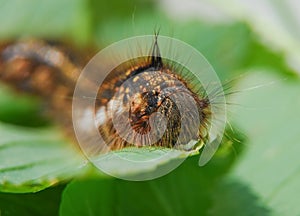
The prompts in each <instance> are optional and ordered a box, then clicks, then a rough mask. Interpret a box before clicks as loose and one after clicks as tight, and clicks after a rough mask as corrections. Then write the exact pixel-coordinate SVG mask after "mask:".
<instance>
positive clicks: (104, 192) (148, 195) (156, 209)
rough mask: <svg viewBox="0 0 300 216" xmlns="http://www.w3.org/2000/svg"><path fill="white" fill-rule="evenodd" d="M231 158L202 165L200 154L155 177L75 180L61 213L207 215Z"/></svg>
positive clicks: (214, 160) (218, 159)
mask: <svg viewBox="0 0 300 216" xmlns="http://www.w3.org/2000/svg"><path fill="white" fill-rule="evenodd" d="M227 156H233V154H232V155H227ZM230 158H233V157H215V158H214V159H213V160H212V161H211V162H210V163H209V164H208V165H207V166H204V167H199V166H198V159H199V158H198V156H193V157H189V158H188V159H187V160H186V161H185V162H184V163H183V164H182V165H181V166H180V167H179V168H177V169H176V170H174V171H173V172H171V173H169V174H168V175H166V176H163V177H162V178H158V179H155V180H151V181H143V182H134V181H124V180H119V179H89V180H76V181H73V182H72V183H70V184H69V185H68V186H67V188H66V189H65V191H64V193H63V196H62V202H61V206H60V215H62V216H64V215H73V216H76V215H91V216H92V215H112V214H113V215H203V214H205V213H206V212H207V211H208V210H209V208H210V205H211V194H212V191H213V189H214V188H215V186H216V184H217V183H218V182H219V181H220V179H221V177H222V176H223V175H224V173H225V172H226V170H227V169H228V167H229V166H230V164H231V163H232V160H230Z"/></svg>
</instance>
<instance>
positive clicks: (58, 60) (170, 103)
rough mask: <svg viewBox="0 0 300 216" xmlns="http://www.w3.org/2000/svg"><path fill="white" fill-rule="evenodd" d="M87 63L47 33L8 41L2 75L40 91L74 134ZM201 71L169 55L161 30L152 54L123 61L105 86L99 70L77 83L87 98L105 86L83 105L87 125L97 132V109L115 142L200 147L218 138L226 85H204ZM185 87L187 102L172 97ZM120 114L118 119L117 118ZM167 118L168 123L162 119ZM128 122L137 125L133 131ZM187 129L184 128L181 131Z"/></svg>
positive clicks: (107, 137) (111, 145)
mask: <svg viewBox="0 0 300 216" xmlns="http://www.w3.org/2000/svg"><path fill="white" fill-rule="evenodd" d="M76 55H78V54H75V55H74V56H76ZM79 56H81V55H80V54H79ZM78 59H81V58H78ZM85 63H86V61H85V60H83V61H78V60H76V58H74V57H70V55H67V54H66V49H64V47H63V46H59V45H53V44H51V43H47V42H45V41H40V40H27V41H20V42H16V43H8V44H3V45H1V54H0V79H1V80H2V81H3V82H5V83H8V84H10V85H12V86H14V87H15V88H16V89H18V90H21V91H24V92H27V93H31V94H34V95H37V96H40V97H41V99H42V100H45V101H46V102H47V104H48V110H50V113H51V116H53V118H54V119H55V120H56V122H58V123H59V124H61V125H63V127H64V128H66V130H67V131H68V132H69V133H70V134H73V132H72V129H71V128H72V127H71V126H72V113H71V110H72V100H71V99H72V96H73V92H74V88H75V86H76V82H77V80H78V78H79V76H80V72H81V70H82V68H83V66H84V65H85ZM107 64H110V63H109V62H107ZM93 76H94V77H95V79H96V78H97V77H99V76H104V74H103V72H102V71H101V70H98V71H96V72H94V73H93ZM195 78H196V77H195V76H193V75H192V74H190V71H188V70H186V69H185V68H184V66H182V65H181V64H178V63H176V62H173V61H171V60H169V59H167V58H164V57H162V56H161V53H160V47H159V44H158V35H155V36H153V44H152V47H151V48H150V49H149V50H148V55H142V56H140V57H137V58H132V59H130V60H128V61H125V62H122V63H120V64H119V65H118V66H117V67H115V68H113V70H112V71H110V73H109V74H108V75H107V76H106V77H105V78H104V81H103V83H102V86H101V87H100V88H99V86H98V85H97V83H95V82H93V81H94V80H93V77H92V78H91V77H89V79H86V80H85V82H84V83H83V84H81V85H79V86H77V87H78V88H80V89H81V91H82V92H84V93H85V94H86V95H87V97H86V98H85V99H89V98H88V95H89V91H91V90H92V91H95V89H97V97H96V98H95V101H96V102H95V107H84V106H83V107H82V108H81V109H80V113H81V120H80V124H81V126H82V130H83V132H84V133H87V134H88V133H89V125H88V124H91V122H89V121H86V116H85V115H86V114H91V115H94V116H95V119H96V126H97V129H98V132H99V134H101V136H102V137H103V139H104V141H105V143H106V147H107V148H108V149H109V150H117V149H122V148H125V147H129V146H136V147H142V146H161V147H167V148H177V149H183V150H186V151H189V150H193V149H196V148H198V147H199V146H202V145H203V144H205V143H206V142H207V140H208V139H209V138H211V137H209V136H210V134H209V130H210V127H211V125H212V118H213V117H212V104H218V101H217V100H216V101H215V99H216V98H218V97H219V95H221V96H222V94H221V89H220V88H214V87H212V88H211V89H213V90H210V91H208V92H207V91H206V90H205V89H204V87H203V85H200V84H199V83H196V84H195V82H193V80H194V79H195ZM128 80H130V83H129V84H127V83H126V82H127V81H128ZM207 85H208V86H209V85H212V86H213V85H214V83H207ZM133 90H134V91H133ZM178 93H182V95H180V94H179V96H177V97H178V98H177V100H180V102H181V105H180V104H176V103H175V102H174V98H172V97H173V96H174V95H178ZM73 99H75V100H77V99H79V100H82V99H84V98H76V97H75V98H73ZM175 99H176V98H175ZM120 100H121V101H122V102H121V103H120V102H119V101H120ZM191 100H192V101H194V105H191V103H190V101H191ZM222 105H223V104H222ZM180 109H181V110H180ZM182 110H183V111H184V114H183V113H181V112H180V111H182ZM222 112H224V110H222ZM153 114H158V115H156V116H154V117H153ZM195 116H196V117H195ZM114 119H117V120H118V124H114ZM183 119H185V124H182V122H183ZM163 120H165V122H166V124H165V125H162V126H157V125H156V124H157V123H161V122H162V121H163ZM153 121H154V122H153ZM126 122H127V123H128V125H126ZM221 123H223V121H221ZM117 125H119V126H117ZM159 125H160V124H159ZM128 128H130V130H131V131H133V132H128ZM182 131H183V134H184V135H183V136H180V132H182ZM72 136H74V135H72ZM178 140H179V142H178ZM191 141H194V142H193V144H192V145H190V144H189V143H190V142H191ZM94 149H98V148H94ZM101 150H102V149H101V148H100V151H101ZM97 151H99V149H98V150H97Z"/></svg>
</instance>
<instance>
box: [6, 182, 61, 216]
mask: <svg viewBox="0 0 300 216" xmlns="http://www.w3.org/2000/svg"><path fill="white" fill-rule="evenodd" d="M63 189H64V186H62V185H60V186H57V187H53V188H50V189H47V190H44V191H41V192H38V193H29V194H11V193H0V214H1V216H16V215H22V216H34V215H37V216H53V215H58V211H59V203H60V200H61V193H62V190H63Z"/></svg>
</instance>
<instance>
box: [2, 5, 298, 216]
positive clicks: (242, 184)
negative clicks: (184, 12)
mask: <svg viewBox="0 0 300 216" xmlns="http://www.w3.org/2000/svg"><path fill="white" fill-rule="evenodd" d="M158 5H159V4H158V2H155V1H146V0H144V1H128V0H125V1H124V0H123V1H121V0H117V1H97V0H89V1H84V0H53V1H50V0H49V1H39V0H25V1H24V0H10V1H9V0H0V39H1V41H5V40H11V39H15V38H19V37H20V36H22V37H37V38H45V39H54V40H59V41H63V42H64V41H65V42H66V41H67V42H68V43H72V44H73V46H75V47H78V48H79V49H82V48H84V47H88V46H94V47H97V48H99V49H101V48H103V47H105V46H107V45H109V44H110V43H113V42H115V41H118V40H120V39H123V38H126V37H130V36H134V35H143V34H152V33H153V32H154V30H155V29H157V28H159V29H160V34H161V35H166V36H171V37H175V38H178V39H181V40H183V41H185V42H187V43H189V44H190V45H192V46H193V47H195V48H196V49H198V50H199V51H200V52H201V53H202V54H203V55H204V56H205V57H206V58H207V59H208V61H209V62H210V63H211V64H212V66H213V67H214V69H215V71H216V72H217V73H218V75H219V77H220V79H221V80H222V81H223V82H226V81H228V80H234V81H233V82H232V83H233V84H232V85H233V86H232V89H233V91H236V92H237V93H236V94H232V95H229V96H228V117H229V121H230V127H228V129H227V130H226V137H225V138H224V141H223V143H222V145H221V147H220V148H219V150H218V152H217V153H216V155H215V156H214V158H213V159H212V160H211V161H210V162H209V163H208V164H207V165H206V166H204V167H199V166H198V157H199V155H195V156H191V157H189V158H188V159H187V160H186V161H185V162H184V163H183V164H182V165H181V166H180V167H179V168H177V169H176V170H175V171H173V172H171V173H170V174H168V175H166V176H164V177H161V178H159V179H155V180H151V181H145V182H129V181H124V180H119V179H114V178H112V177H108V176H105V175H104V174H100V173H98V172H97V171H95V170H94V169H93V167H92V166H91V165H89V164H88V163H87V161H86V160H85V159H84V157H83V156H82V155H80V154H79V153H78V152H77V151H76V150H74V149H73V148H72V144H70V143H68V141H67V140H65V138H64V137H63V136H62V134H61V132H60V131H59V130H58V129H57V128H56V127H55V126H53V125H51V123H49V122H48V120H46V119H44V118H42V117H41V116H40V115H39V112H40V110H39V101H37V100H36V99H35V98H31V97H30V96H24V95H19V94H16V93H14V92H12V91H11V90H9V89H7V88H6V87H5V86H3V85H1V86H0V137H1V138H0V191H1V193H0V215H1V216H4V215H58V214H59V215H300V206H299V205H298V202H299V199H300V195H299V194H300V184H299V183H298V182H300V160H299V153H300V145H299V140H300V139H299V138H300V133H299V130H300V128H299V123H300V115H299V111H300V85H299V84H300V80H299V74H298V73H297V71H296V70H293V69H291V68H290V67H289V66H288V64H287V63H286V59H285V55H286V54H287V53H283V51H281V50H278V49H273V46H272V45H270V44H268V43H263V42H262V40H261V35H260V34H259V33H257V31H256V30H255V26H253V24H252V23H251V22H250V23H249V22H248V21H247V20H240V19H234V20H233V21H231V22H225V23H223V22H221V23H211V22H208V21H203V20H199V19H196V18H190V19H182V18H181V17H180V16H175V17H176V18H174V16H172V17H173V18H171V17H169V16H168V15H167V13H166V12H165V11H164V10H163V9H162V8H160V7H159V6H158ZM270 35H271V36H272V37H276V32H270ZM283 40H284V38H283ZM288 54H289V53H288ZM138 151H140V150H138ZM145 151H147V150H145ZM140 154H143V151H141V152H140ZM165 163H168V161H165ZM153 167H155V166H154V165H153ZM153 167H150V168H153ZM142 171H143V170H140V172H142Z"/></svg>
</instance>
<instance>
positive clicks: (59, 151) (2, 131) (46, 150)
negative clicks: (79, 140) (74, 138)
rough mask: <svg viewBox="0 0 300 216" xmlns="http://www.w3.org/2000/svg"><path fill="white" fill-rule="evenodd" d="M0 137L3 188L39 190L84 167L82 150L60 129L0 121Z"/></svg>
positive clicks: (0, 171)
mask: <svg viewBox="0 0 300 216" xmlns="http://www.w3.org/2000/svg"><path fill="white" fill-rule="evenodd" d="M0 136H1V140H0V191H4V192H19V193H24V192H35V191H39V190H42V189H44V188H47V187H49V186H51V185H54V184H57V183H58V182H60V181H63V180H67V179H70V178H71V177H73V176H74V175H76V174H79V173H80V172H81V171H82V170H83V169H82V168H83V167H84V164H85V163H84V159H83V158H82V156H81V155H80V153H79V150H75V148H74V146H72V144H70V143H69V142H68V141H66V140H65V139H64V138H62V136H61V135H60V133H59V132H58V131H57V130H54V129H50V128H45V129H29V128H22V127H17V126H11V125H5V124H2V123H1V124H0Z"/></svg>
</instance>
